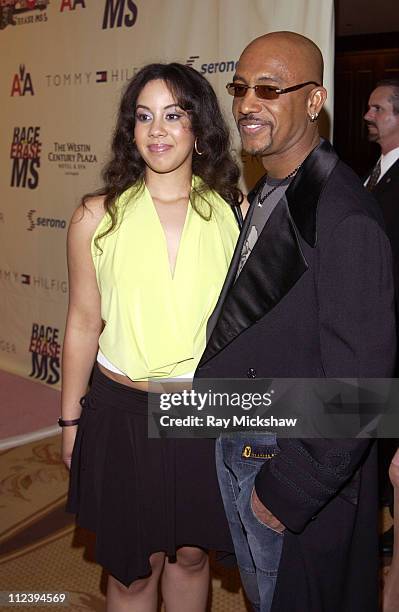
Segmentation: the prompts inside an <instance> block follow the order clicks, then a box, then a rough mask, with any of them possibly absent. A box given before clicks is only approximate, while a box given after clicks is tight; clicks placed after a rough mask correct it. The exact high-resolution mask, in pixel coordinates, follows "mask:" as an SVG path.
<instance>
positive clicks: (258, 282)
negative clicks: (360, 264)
mask: <svg viewBox="0 0 399 612" xmlns="http://www.w3.org/2000/svg"><path fill="white" fill-rule="evenodd" d="M243 233H244V232H243ZM244 235H245V234H244ZM237 250H238V248H237ZM239 253H241V251H239ZM237 265H238V264H237ZM236 269H237V266H235V270H236ZM306 270H307V264H306V261H305V258H304V256H303V254H302V251H301V248H300V245H299V241H298V237H297V234H296V231H295V227H294V224H293V222H292V220H291V217H290V214H289V211H288V204H287V199H286V198H285V197H283V198H282V199H281V200H280V202H279V204H278V205H277V206H276V208H275V209H274V211H273V212H272V214H271V216H270V218H269V220H268V222H267V223H266V225H265V227H264V228H263V231H262V232H261V234H260V236H259V238H258V240H257V242H256V244H255V246H254V248H253V250H252V253H251V255H250V257H249V258H248V261H247V262H246V264H245V266H244V269H243V271H242V272H241V274H240V275H239V277H238V278H237V280H236V282H235V283H234V285H232V286H231V283H230V292H228V290H227V292H228V294H227V297H226V298H225V300H224V304H222V307H221V308H220V316H219V319H218V321H217V325H216V326H215V328H214V329H213V332H212V335H211V337H210V339H209V342H208V345H207V347H206V349H205V352H204V354H203V356H202V359H201V362H200V365H202V364H203V363H205V362H206V361H208V360H209V359H210V358H211V357H213V355H215V354H216V353H218V352H219V351H221V350H222V349H223V348H224V347H225V346H226V345H227V344H229V343H230V342H231V341H232V340H233V339H234V338H236V337H237V336H238V335H239V334H240V333H242V332H243V331H244V330H245V329H247V328H248V327H249V326H251V325H253V324H254V323H256V321H259V319H261V318H262V317H263V316H264V315H265V314H267V313H268V312H269V311H270V310H271V309H272V308H273V306H275V305H276V304H277V303H278V302H279V301H280V300H281V299H282V298H283V297H284V295H286V294H287V293H288V291H289V290H290V289H291V287H292V286H293V285H294V284H295V283H296V282H297V281H298V279H299V278H300V277H301V276H302V274H303V273H304V272H305V271H306Z"/></svg>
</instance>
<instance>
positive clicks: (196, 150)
mask: <svg viewBox="0 0 399 612" xmlns="http://www.w3.org/2000/svg"><path fill="white" fill-rule="evenodd" d="M194 149H195V152H196V154H197V155H203V154H204V152H203V151H198V136H196V138H195V140H194Z"/></svg>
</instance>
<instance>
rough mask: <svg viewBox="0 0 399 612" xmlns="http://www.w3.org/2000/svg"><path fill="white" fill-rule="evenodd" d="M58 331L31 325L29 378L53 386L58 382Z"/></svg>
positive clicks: (59, 347)
mask: <svg viewBox="0 0 399 612" xmlns="http://www.w3.org/2000/svg"><path fill="white" fill-rule="evenodd" d="M59 333H60V330H59V329H58V328H56V327H50V326H48V325H42V324H39V323H33V324H32V332H31V338H30V343H29V352H30V353H31V355H32V371H31V373H30V374H29V376H30V377H31V378H37V379H40V380H43V381H44V382H46V383H47V384H48V385H55V384H56V383H57V382H58V381H59V380H60V355H61V342H60V341H59V338H58V336H59Z"/></svg>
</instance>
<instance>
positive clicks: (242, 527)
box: [216, 432, 284, 612]
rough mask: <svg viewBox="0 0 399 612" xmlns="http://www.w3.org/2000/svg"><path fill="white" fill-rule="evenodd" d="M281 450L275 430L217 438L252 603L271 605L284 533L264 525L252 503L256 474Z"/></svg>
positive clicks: (263, 611)
mask: <svg viewBox="0 0 399 612" xmlns="http://www.w3.org/2000/svg"><path fill="white" fill-rule="evenodd" d="M278 452H279V449H278V446H277V442H276V436H275V435H274V434H264V433H254V432H240V433H234V434H225V435H222V436H221V437H220V438H219V439H218V440H217V441H216V468H217V472H218V478H219V485H220V490H221V494H222V498H223V503H224V507H225V510H226V515H227V520H228V522H229V526H230V531H231V536H232V538H233V542H234V548H235V552H236V557H237V562H238V567H239V569H240V574H241V580H242V584H243V587H244V590H245V592H246V594H247V597H248V599H249V601H250V602H251V604H252V607H253V609H254V610H255V611H256V612H269V610H270V609H271V605H272V601H273V594H274V589H275V586H276V581H277V571H278V566H279V563H280V557H281V551H282V547H283V538H284V535H283V534H281V533H278V532H277V531H274V530H273V529H271V528H270V527H267V525H264V524H263V523H261V522H260V521H259V519H258V518H257V517H256V516H255V514H254V512H253V510H252V506H251V494H252V490H253V487H254V480H255V477H256V475H257V473H258V472H259V470H260V468H261V467H262V465H263V463H264V462H265V461H268V460H269V459H271V458H272V456H273V455H275V454H276V453H278Z"/></svg>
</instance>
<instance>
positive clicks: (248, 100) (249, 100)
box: [234, 88, 262, 115]
mask: <svg viewBox="0 0 399 612" xmlns="http://www.w3.org/2000/svg"><path fill="white" fill-rule="evenodd" d="M234 106H235V108H236V109H237V110H238V112H239V113H241V114H242V115H250V114H251V113H258V112H260V111H261V110H262V103H261V101H260V100H259V98H258V97H257V95H256V93H255V89H253V88H251V89H247V91H246V92H245V96H244V97H242V98H235V100H234Z"/></svg>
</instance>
